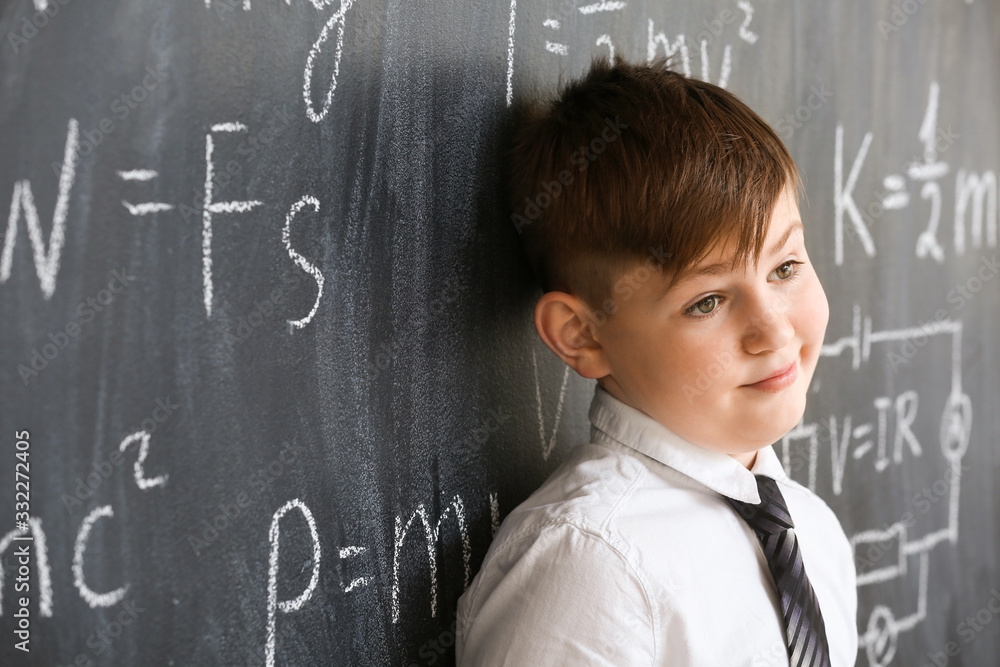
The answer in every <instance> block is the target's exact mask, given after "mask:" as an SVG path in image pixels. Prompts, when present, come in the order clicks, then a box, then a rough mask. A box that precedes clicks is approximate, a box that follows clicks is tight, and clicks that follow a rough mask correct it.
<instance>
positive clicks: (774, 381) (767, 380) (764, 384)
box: [741, 359, 798, 392]
mask: <svg viewBox="0 0 1000 667" xmlns="http://www.w3.org/2000/svg"><path fill="white" fill-rule="evenodd" d="M797 377H798V363H797V360H796V359H793V360H792V361H791V362H789V363H788V364H786V365H784V366H782V367H780V368H778V369H776V370H775V371H773V372H771V373H769V374H768V375H766V376H764V377H763V378H761V379H760V380H757V381H756V382H752V383H750V384H745V385H741V386H743V387H748V388H750V389H759V390H761V391H767V392H776V391H781V390H782V389H784V388H785V387H787V386H788V385H790V384H792V383H793V382H795V379H796V378H797Z"/></svg>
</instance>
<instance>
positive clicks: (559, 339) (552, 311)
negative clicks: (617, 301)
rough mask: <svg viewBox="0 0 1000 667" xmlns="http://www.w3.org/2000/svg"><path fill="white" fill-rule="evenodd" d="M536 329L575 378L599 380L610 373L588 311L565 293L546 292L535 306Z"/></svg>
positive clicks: (577, 300)
mask: <svg viewBox="0 0 1000 667" xmlns="http://www.w3.org/2000/svg"><path fill="white" fill-rule="evenodd" d="M535 330H536V331H537V332H538V336H539V337H540V338H541V339H542V341H543V342H544V343H545V345H547V346H548V348H549V349H550V350H552V351H553V352H555V354H556V356H558V357H559V358H560V359H562V360H563V361H564V362H566V364H567V365H569V367H570V368H572V369H573V370H575V371H576V372H577V374H578V375H580V376H581V377H584V378H587V379H596V378H601V377H604V376H605V375H607V374H608V373H609V372H610V368H609V366H608V360H607V355H606V353H605V350H604V347H603V346H602V345H601V343H600V342H598V341H597V339H596V338H595V337H594V335H593V332H594V318H593V315H592V313H591V311H590V308H589V307H588V306H587V305H586V304H585V303H584V302H583V301H582V300H580V299H579V298H577V297H576V296H574V295H572V294H568V293H567V292H559V291H552V292H546V293H545V294H543V295H542V297H541V298H540V299H539V300H538V303H537V304H535Z"/></svg>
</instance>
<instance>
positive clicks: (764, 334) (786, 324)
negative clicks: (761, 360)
mask: <svg viewBox="0 0 1000 667" xmlns="http://www.w3.org/2000/svg"><path fill="white" fill-rule="evenodd" d="M748 310H749V312H748V318H747V322H746V325H745V327H744V334H743V346H744V348H745V349H746V351H747V352H749V353H750V354H758V353H760V352H766V351H768V350H780V349H782V348H783V347H785V346H786V345H787V344H788V343H789V341H791V340H792V338H793V337H794V336H795V327H794V326H792V322H791V318H790V316H789V308H788V302H787V301H786V300H785V299H784V298H783V297H781V296H774V295H771V296H767V297H760V298H756V299H754V300H753V301H752V305H751V306H750V307H749V309H748Z"/></svg>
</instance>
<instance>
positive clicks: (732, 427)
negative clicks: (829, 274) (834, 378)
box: [456, 57, 858, 667]
mask: <svg viewBox="0 0 1000 667" xmlns="http://www.w3.org/2000/svg"><path fill="white" fill-rule="evenodd" d="M607 128H613V130H612V131H611V132H609V131H608V130H607ZM508 157H509V161H510V164H509V168H508V173H509V176H508V181H509V187H510V193H509V197H510V201H511V202H512V203H513V210H514V212H515V216H514V220H515V222H516V223H517V224H518V225H519V226H520V230H519V231H520V233H521V240H522V242H523V245H524V248H525V250H526V253H527V256H528V259H529V261H530V263H531V266H532V269H533V270H534V272H535V275H536V277H537V278H538V280H539V282H540V284H541V287H542V289H543V292H544V294H543V296H542V297H541V299H540V300H539V301H538V304H537V305H536V307H535V311H534V321H535V328H536V330H537V331H538V334H539V336H540V337H541V338H542V340H543V341H544V342H545V344H546V345H547V346H548V347H549V348H550V349H551V350H552V351H553V352H554V353H555V354H556V355H558V356H559V358H560V359H562V360H563V361H564V362H566V363H567V364H569V366H571V367H572V368H573V370H575V371H576V372H577V373H578V374H579V375H581V376H582V377H585V378H593V379H596V380H597V384H596V386H595V393H594V397H593V401H592V402H591V405H590V411H589V414H588V416H589V419H590V422H591V428H590V438H591V442H590V443H588V444H582V445H578V446H577V447H576V448H574V449H573V450H572V451H571V452H570V454H569V455H568V457H567V460H565V461H564V462H563V463H562V464H561V465H560V466H559V467H558V468H557V469H556V470H555V471H554V472H553V473H552V475H551V476H550V477H549V478H548V479H547V480H546V482H545V483H544V484H543V485H542V486H541V488H539V489H538V490H537V491H535V493H533V494H532V495H531V496H530V497H529V498H528V499H527V500H525V501H524V502H523V503H521V504H520V505H519V506H518V507H517V508H515V509H514V511H513V512H512V513H511V514H510V515H509V516H507V517H506V519H505V520H504V521H503V523H502V525H501V526H500V529H499V532H498V533H497V535H496V536H495V538H494V541H493V543H492V545H491V546H490V548H489V551H488V552H487V554H486V557H485V560H484V562H483V564H482V567H481V569H480V571H479V573H478V574H477V575H476V577H475V579H474V580H473V582H472V584H471V585H470V587H469V589H468V590H467V591H466V592H465V593H464V594H463V595H462V596H461V598H460V599H459V602H458V633H457V637H456V657H457V659H458V664H459V666H460V667H464V666H466V665H488V666H491V667H492V666H494V665H517V666H522V665H523V666H531V667H533V666H536V665H538V666H546V667H548V666H553V665H629V666H637V665H650V666H651V665H657V666H660V665H689V666H695V667H719V666H730V665H747V666H754V667H756V666H758V665H760V666H763V665H789V664H791V665H795V666H798V665H832V666H833V667H845V666H847V665H853V664H854V662H855V658H856V653H857V646H858V637H857V632H856V629H855V614H856V609H857V592H856V572H855V568H854V559H853V553H852V549H851V547H850V544H849V542H848V539H847V536H846V535H845V534H844V531H843V529H842V528H841V526H840V523H839V522H838V520H837V517H836V516H835V515H834V514H833V512H832V511H831V510H830V508H829V507H828V506H827V505H826V503H824V502H823V500H822V499H820V498H819V497H818V496H816V495H815V494H814V493H812V492H811V491H809V490H808V489H807V488H805V487H803V486H802V485H800V484H799V483H797V482H795V481H793V480H792V479H790V478H789V477H788V476H787V475H786V474H785V471H784V470H783V469H782V466H781V463H780V461H779V459H778V458H777V455H776V454H775V452H774V450H773V448H772V445H771V443H773V442H775V441H777V440H779V439H780V438H781V437H782V436H783V435H785V434H786V433H787V432H788V431H789V430H791V429H792V428H793V427H794V426H795V425H796V424H797V423H798V422H799V421H800V420H801V418H802V416H803V413H804V410H805V404H806V390H807V388H808V386H809V383H810V381H811V379H812V376H813V371H814V370H815V368H816V362H817V359H818V358H819V352H820V346H821V345H822V342H823V337H824V333H825V331H826V325H827V320H828V319H829V307H828V304H827V300H826V296H825V294H824V292H823V288H822V286H821V285H820V282H819V279H818V277H817V275H816V272H815V271H814V269H813V267H812V266H811V265H810V263H809V257H808V255H807V254H806V248H805V241H804V231H805V230H804V228H803V225H802V222H801V218H800V216H799V212H798V206H797V198H798V197H797V195H798V192H799V188H800V181H799V176H798V171H797V169H796V166H795V163H794V161H793V160H792V158H791V157H790V155H789V154H788V152H787V150H786V149H785V147H784V145H783V144H782V143H781V140H780V139H779V138H778V137H777V136H776V135H775V133H774V132H773V131H772V130H771V128H769V127H768V126H767V125H766V123H764V122H763V121H762V120H761V119H760V118H759V117H758V116H757V115H756V114H755V113H754V112H753V111H751V110H750V109H749V108H748V107H747V106H746V105H745V104H743V103H742V102H740V101H739V100H738V99H737V98H736V97H735V96H733V95H732V94H731V93H729V92H727V91H725V90H723V89H721V88H718V87H717V86H713V85H711V84H709V83H705V82H702V81H698V80H695V79H689V78H686V77H684V76H682V75H680V74H677V73H675V72H672V71H670V70H668V69H667V64H666V62H665V61H664V59H662V58H660V59H657V60H656V61H654V62H653V63H651V64H650V65H632V64H627V63H626V62H625V61H624V60H623V59H622V58H621V57H618V58H616V59H615V62H614V64H613V65H612V64H610V63H608V62H607V61H606V60H604V61H596V60H595V61H594V62H593V63H592V64H591V69H590V71H589V72H588V73H587V74H586V75H585V76H584V77H583V78H582V79H581V80H579V81H577V82H575V83H572V84H570V85H569V86H567V87H566V88H565V89H564V90H563V91H562V93H561V95H560V96H559V98H558V99H557V100H556V101H555V102H554V103H552V104H551V105H550V106H548V107H545V108H538V109H533V110H529V111H528V112H526V113H525V114H524V115H523V116H522V117H521V118H520V119H519V122H518V123H517V124H516V126H515V131H514V137H513V143H512V144H511V149H510V153H509V156H508ZM560 186H561V187H560ZM540 193H545V194H546V195H547V197H543V196H540ZM527 204H530V205H527ZM777 491H780V494H779V493H777ZM776 496H777V497H778V498H779V500H778V501H777V502H779V503H780V504H774V503H775V502H776V501H775V500H774V498H775V497H776ZM786 508H787V511H786ZM789 515H790V519H789ZM782 568H783V569H782ZM803 569H804V570H805V573H806V576H802V571H803ZM810 586H811V589H810Z"/></svg>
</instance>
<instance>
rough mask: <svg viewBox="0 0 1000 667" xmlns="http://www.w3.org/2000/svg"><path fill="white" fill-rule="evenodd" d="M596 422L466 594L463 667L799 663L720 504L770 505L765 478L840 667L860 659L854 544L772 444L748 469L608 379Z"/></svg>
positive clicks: (739, 527) (511, 520)
mask: <svg viewBox="0 0 1000 667" xmlns="http://www.w3.org/2000/svg"><path fill="white" fill-rule="evenodd" d="M588 416H589V418H590V422H591V428H590V438H591V442H590V443H588V444H582V445H578V446H576V447H575V448H574V449H573V450H572V451H571V452H570V453H569V455H568V456H567V459H566V460H565V461H564V462H563V463H562V464H561V465H560V466H559V467H558V468H557V469H556V470H555V471H553V473H552V474H551V475H550V476H549V478H548V479H547V480H546V481H545V483H544V484H543V485H542V486H541V487H540V488H539V489H538V490H536V491H535V492H534V493H533V494H531V496H530V497H528V498H527V499H526V500H525V501H524V502H523V503H521V504H520V505H518V506H517V507H516V508H515V509H514V511H513V512H511V514H510V515H509V516H507V517H506V518H505V519H504V521H503V523H502V524H501V525H500V529H499V531H498V532H497V534H496V536H495V537H494V539H493V543H492V544H491V545H490V548H489V550H488V551H487V553H486V557H485V560H484V562H483V564H482V567H481V568H480V570H479V572H478V574H476V577H475V578H474V579H473V581H472V583H471V584H470V586H469V588H468V589H467V590H466V591H465V592H464V593H463V594H462V596H461V597H460V598H459V600H458V620H457V633H456V643H455V651H456V657H457V659H458V665H459V667H469V666H479V665H486V666H488V667H498V666H501V665H509V666H512V667H514V666H516V667H534V666H536V665H538V666H542V665H544V666H546V667H554V666H559V665H574V666H578V665H627V666H629V667H636V666H640V665H650V666H680V665H684V666H687V667H691V666H693V667H719V666H722V667H731V666H744V665H745V666H747V667H764V666H771V665H780V666H784V667H787V665H788V664H789V663H788V654H787V650H786V649H785V644H784V634H783V632H784V631H783V627H782V618H781V607H780V605H779V601H778V598H777V594H776V592H775V588H774V583H773V580H772V579H771V574H770V571H769V570H768V567H767V560H766V559H765V557H764V552H763V550H762V549H761V547H760V542H759V541H758V539H757V537H756V535H755V534H754V533H753V531H752V530H751V529H750V527H749V526H748V525H747V524H746V523H745V522H744V521H743V520H742V519H741V518H740V517H739V516H738V515H737V514H736V512H735V510H733V508H732V507H730V506H729V504H728V503H727V502H726V501H725V499H724V498H723V497H722V495H726V496H729V497H731V498H736V499H737V500H743V501H745V502H750V503H759V502H760V496H759V494H758V492H757V484H756V479H755V478H754V475H755V474H757V473H761V474H764V475H767V476H768V477H772V478H774V479H775V480H776V481H777V483H778V487H779V488H780V489H781V493H782V495H783V496H784V498H785V502H786V504H787V505H788V510H789V513H790V514H791V516H792V520H793V522H794V524H795V528H794V530H795V534H796V536H797V539H798V542H799V549H800V552H801V554H802V559H803V563H804V566H805V569H806V573H807V575H808V577H809V581H810V583H811V584H812V586H813V589H814V590H815V592H816V597H817V599H818V600H819V604H820V609H821V611H822V613H823V618H824V622H825V625H826V632H827V638H828V640H829V644H830V651H831V660H832V664H833V667H847V666H848V665H854V663H855V658H856V657H857V650H858V634H857V630H856V626H855V623H856V620H855V615H856V613H857V588H856V585H857V580H856V576H857V575H856V571H855V568H854V556H853V552H852V549H851V546H850V542H849V541H848V539H847V536H846V535H845V534H844V530H843V528H842V527H841V525H840V522H839V521H838V520H837V517H836V515H835V514H834V513H833V511H832V510H831V509H830V508H829V506H827V504H826V503H825V502H824V501H823V500H822V499H821V498H820V497H819V496H817V495H816V494H815V493H813V492H812V491H810V490H809V489H807V488H805V487H804V486H802V485H801V484H799V483H798V482H795V481H794V480H792V479H791V478H789V477H788V476H787V475H786V474H785V471H784V469H783V468H782V467H781V462H780V461H779V459H778V457H777V455H776V454H775V453H774V449H773V447H772V446H770V445H769V446H767V447H765V448H763V449H761V450H759V451H758V452H757V458H756V461H754V465H753V468H752V470H748V469H747V468H746V467H745V466H743V465H742V464H741V463H740V462H739V461H737V460H736V459H734V458H732V457H731V456H729V455H727V454H725V453H722V452H716V451H712V450H708V449H704V448H702V447H699V446H697V445H695V444H693V443H691V442H688V441H686V440H684V439H683V438H681V437H679V436H678V435H676V434H675V433H673V432H672V431H670V430H669V429H667V428H666V427H665V426H663V425H662V424H660V423H659V422H657V421H656V420H654V419H653V418H652V417H650V416H648V415H646V414H645V413H643V412H641V411H640V410H637V409H635V408H633V407H632V406H630V405H628V404H626V403H624V402H622V401H620V400H618V399H617V398H615V397H614V396H612V395H611V394H610V393H608V392H607V391H606V390H605V389H604V388H603V387H601V386H600V385H599V384H597V385H596V386H595V391H594V398H593V400H592V402H591V405H590V411H589V413H588ZM720 494H722V495H720Z"/></svg>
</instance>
